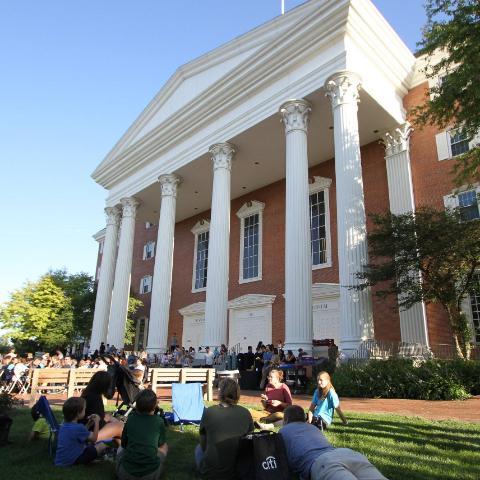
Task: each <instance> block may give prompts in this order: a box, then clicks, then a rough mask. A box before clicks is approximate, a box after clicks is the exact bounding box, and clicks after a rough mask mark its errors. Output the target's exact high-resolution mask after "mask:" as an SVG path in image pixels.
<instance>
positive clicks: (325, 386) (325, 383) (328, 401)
mask: <svg viewBox="0 0 480 480" xmlns="http://www.w3.org/2000/svg"><path fill="white" fill-rule="evenodd" d="M317 382H318V388H317V389H315V392H314V394H313V398H312V403H311V404H310V407H309V409H308V423H313V424H314V425H316V426H317V427H318V428H320V429H321V430H323V429H326V428H328V427H329V426H330V425H331V423H332V421H333V414H334V413H335V410H336V411H337V413H338V415H339V416H340V418H341V419H342V422H343V424H344V425H347V424H348V422H347V419H346V417H345V415H344V414H343V412H342V410H341V409H340V400H339V399H338V395H337V392H335V389H334V388H333V385H332V381H331V380H330V375H329V374H328V373H327V372H320V373H319V374H318V375H317Z"/></svg>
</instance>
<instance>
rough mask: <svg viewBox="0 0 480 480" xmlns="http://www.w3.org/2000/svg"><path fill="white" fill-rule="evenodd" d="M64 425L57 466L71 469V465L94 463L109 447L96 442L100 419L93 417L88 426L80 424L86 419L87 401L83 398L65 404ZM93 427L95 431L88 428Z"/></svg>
mask: <svg viewBox="0 0 480 480" xmlns="http://www.w3.org/2000/svg"><path fill="white" fill-rule="evenodd" d="M62 411H63V420H64V421H63V423H62V425H60V430H59V432H58V440H57V452H56V455H55V465H57V466H58V467H69V466H70V465H79V464H87V463H91V462H93V461H94V460H95V459H96V458H97V457H98V456H99V455H100V454H101V453H102V452H103V451H104V450H105V449H106V448H107V447H106V445H105V444H103V443H101V444H98V445H91V444H88V442H96V440H97V436H98V425H99V422H100V417H99V416H98V415H95V414H94V415H91V416H90V417H89V419H88V422H87V424H86V425H83V424H81V423H78V422H79V420H82V419H83V418H84V417H85V400H84V399H83V398H82V397H71V398H69V399H67V401H66V402H65V403H64V404H63V408H62ZM90 426H93V431H91V432H90V431H89V430H88V427H90Z"/></svg>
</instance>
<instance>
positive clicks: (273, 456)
mask: <svg viewBox="0 0 480 480" xmlns="http://www.w3.org/2000/svg"><path fill="white" fill-rule="evenodd" d="M236 478H237V480H289V479H290V478H291V476H290V470H289V468H288V461H287V452H286V450H285V444H284V443H283V439H282V436H281V435H279V434H277V433H273V432H258V433H251V434H248V435H245V436H244V437H242V438H241V439H240V444H239V448H238V456H237V466H236Z"/></svg>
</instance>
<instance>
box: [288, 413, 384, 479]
mask: <svg viewBox="0 0 480 480" xmlns="http://www.w3.org/2000/svg"><path fill="white" fill-rule="evenodd" d="M283 415H284V417H283V423H284V426H283V427H282V428H281V429H280V434H281V435H282V438H283V441H284V443H285V448H286V451H287V459H288V464H289V466H290V468H291V469H292V470H293V471H294V472H295V473H297V474H299V475H300V476H301V478H302V479H310V480H353V479H357V480H387V479H386V478H385V477H384V476H383V475H382V474H381V473H380V472H379V471H378V470H377V469H376V468H375V467H374V466H373V465H372V464H371V463H370V462H369V461H368V459H367V458H366V457H364V456H363V455H362V454H361V453H358V452H356V451H355V450H351V449H350V448H335V447H334V446H333V445H331V444H330V442H329V441H328V440H327V439H326V438H325V436H324V435H323V433H322V432H321V431H320V430H319V429H318V428H317V427H315V426H314V425H312V424H310V423H306V422H305V413H304V411H303V408H302V407H299V406H298V405H291V406H290V407H287V408H286V409H285V411H284V412H283Z"/></svg>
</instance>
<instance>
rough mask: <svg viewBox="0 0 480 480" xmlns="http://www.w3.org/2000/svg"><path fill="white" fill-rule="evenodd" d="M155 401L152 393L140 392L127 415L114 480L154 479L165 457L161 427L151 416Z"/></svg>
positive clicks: (161, 422) (157, 477)
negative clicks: (131, 410)
mask: <svg viewBox="0 0 480 480" xmlns="http://www.w3.org/2000/svg"><path fill="white" fill-rule="evenodd" d="M157 405H158V400H157V396H156V394H155V392H153V391H152V390H142V391H141V392H140V394H139V395H138V397H137V399H136V406H135V410H134V411H133V412H132V413H131V414H130V415H129V416H128V418H127V423H126V424H125V427H124V429H123V432H122V443H121V448H119V449H118V453H117V468H116V473H117V478H118V480H134V479H139V478H141V479H142V480H158V479H159V478H160V475H161V473H162V470H163V466H164V464H165V459H166V458H167V453H168V445H167V443H166V442H165V424H164V422H163V419H162V417H160V416H159V415H155V410H156V408H157Z"/></svg>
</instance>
